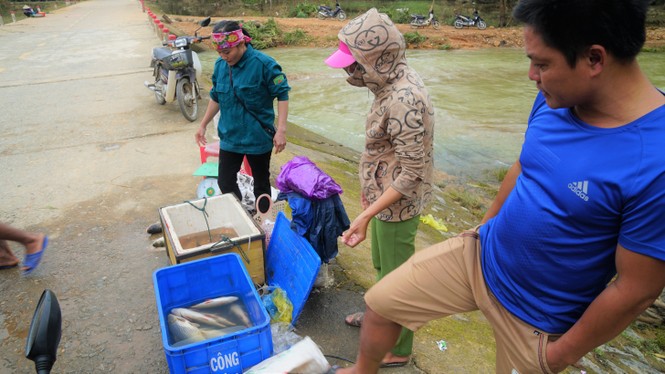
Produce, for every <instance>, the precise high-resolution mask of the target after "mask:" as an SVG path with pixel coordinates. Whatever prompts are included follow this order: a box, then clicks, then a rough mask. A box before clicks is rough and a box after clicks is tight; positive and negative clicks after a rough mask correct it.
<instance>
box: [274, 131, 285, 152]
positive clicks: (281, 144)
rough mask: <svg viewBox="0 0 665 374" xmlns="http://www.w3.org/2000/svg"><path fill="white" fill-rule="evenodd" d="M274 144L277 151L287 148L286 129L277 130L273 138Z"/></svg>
mask: <svg viewBox="0 0 665 374" xmlns="http://www.w3.org/2000/svg"><path fill="white" fill-rule="evenodd" d="M272 144H273V145H274V146H275V153H279V152H281V151H283V150H284V148H286V134H285V133H284V131H280V130H277V132H276V133H275V136H274V137H273V138H272Z"/></svg>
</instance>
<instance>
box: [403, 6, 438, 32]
mask: <svg viewBox="0 0 665 374" xmlns="http://www.w3.org/2000/svg"><path fill="white" fill-rule="evenodd" d="M410 25H411V27H415V28H419V27H427V26H430V25H431V26H432V27H433V28H435V29H438V28H439V21H438V20H437V19H436V16H434V11H433V10H430V11H429V16H428V17H425V16H422V15H420V14H412V15H411V22H410Z"/></svg>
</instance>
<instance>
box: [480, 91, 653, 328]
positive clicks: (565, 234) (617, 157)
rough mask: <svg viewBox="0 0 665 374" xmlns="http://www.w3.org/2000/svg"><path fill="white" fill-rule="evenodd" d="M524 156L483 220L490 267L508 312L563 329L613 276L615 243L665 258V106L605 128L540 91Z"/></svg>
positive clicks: (489, 277) (485, 264)
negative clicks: (509, 186) (500, 201)
mask: <svg viewBox="0 0 665 374" xmlns="http://www.w3.org/2000/svg"><path fill="white" fill-rule="evenodd" d="M520 163H521V166H522V173H521V175H520V176H519V177H518V178H517V182H516V185H515V188H514V189H513V191H512V192H511V193H510V195H509V196H508V198H507V199H506V201H505V203H504V205H503V207H502V208H501V210H500V211H499V214H498V215H497V216H496V217H495V218H493V219H492V220H490V221H488V222H487V224H485V225H483V226H482V227H481V230H480V235H481V248H482V268H483V274H484V276H485V280H486V282H487V285H488V286H489V288H490V289H491V291H492V292H493V293H494V295H495V296H496V298H497V299H498V300H499V302H501V304H502V305H503V306H504V307H505V308H506V309H507V310H509V311H510V312H511V313H513V314H514V315H516V316H517V317H518V318H520V319H521V320H523V321H524V322H526V323H528V324H530V325H533V326H535V327H537V328H539V329H541V330H543V331H545V332H549V333H564V332H565V331H567V330H568V329H569V328H570V327H571V326H572V325H573V324H574V323H575V322H576V321H577V320H578V319H579V317H580V316H581V315H582V313H584V311H585V310H586V308H587V307H588V305H589V304H590V303H591V302H592V301H593V300H594V299H595V297H596V296H597V295H598V294H599V293H600V292H602V291H603V289H604V288H605V286H606V284H607V283H608V282H609V281H610V280H611V279H612V277H613V276H614V275H615V274H616V269H615V263H614V254H615V251H616V246H617V243H621V245H622V246H624V247H625V248H627V249H629V250H631V251H634V252H637V253H641V254H644V255H647V256H651V257H654V258H657V259H660V260H665V225H663V222H662V219H663V217H665V106H663V107H660V108H659V109H657V110H655V111H653V112H651V113H649V114H647V115H645V116H643V117H642V118H640V119H638V120H636V121H634V122H632V123H629V124H626V125H624V126H621V127H618V128H613V129H603V128H598V127H594V126H590V125H588V124H585V123H583V122H582V121H580V120H579V119H577V118H576V117H574V116H573V114H572V113H571V111H570V110H569V109H551V108H549V107H548V106H547V104H546V102H545V98H544V97H543V96H542V94H538V96H537V98H536V101H535V103H534V107H533V109H532V112H531V116H530V118H529V127H528V129H527V132H526V134H525V141H524V145H523V146H522V153H521V155H520Z"/></svg>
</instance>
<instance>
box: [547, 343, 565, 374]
mask: <svg viewBox="0 0 665 374" xmlns="http://www.w3.org/2000/svg"><path fill="white" fill-rule="evenodd" d="M558 352H559V349H558V345H557V342H556V341H553V342H552V341H550V342H548V343H547V345H546V346H545V363H546V364H547V366H548V367H549V369H550V370H551V371H552V372H553V373H559V372H561V371H564V370H566V368H567V367H568V364H567V363H566V361H565V360H564V359H563V357H562V356H561V354H559V353H558Z"/></svg>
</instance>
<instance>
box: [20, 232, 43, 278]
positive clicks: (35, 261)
mask: <svg viewBox="0 0 665 374" xmlns="http://www.w3.org/2000/svg"><path fill="white" fill-rule="evenodd" d="M47 246H48V236H44V242H43V243H42V249H41V250H40V251H39V252H37V253H28V254H26V255H25V258H24V259H23V266H25V267H27V269H26V270H23V275H30V273H32V272H33V271H35V269H37V266H39V263H40V262H41V261H42V256H44V252H45V251H46V247H47Z"/></svg>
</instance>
